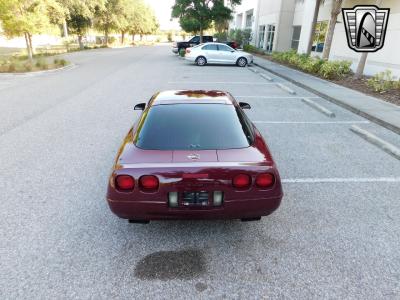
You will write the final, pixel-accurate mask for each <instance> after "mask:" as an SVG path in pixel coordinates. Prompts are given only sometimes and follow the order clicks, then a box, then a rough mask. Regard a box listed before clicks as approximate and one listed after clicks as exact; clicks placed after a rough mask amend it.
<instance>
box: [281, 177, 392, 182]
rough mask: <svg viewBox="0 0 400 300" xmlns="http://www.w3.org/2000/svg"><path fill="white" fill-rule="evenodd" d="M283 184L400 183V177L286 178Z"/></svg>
mask: <svg viewBox="0 0 400 300" xmlns="http://www.w3.org/2000/svg"><path fill="white" fill-rule="evenodd" d="M282 182H283V183H347V182H360V183H361V182H400V177H375V178H374V177H373V178H362V177H350V178H286V179H282Z"/></svg>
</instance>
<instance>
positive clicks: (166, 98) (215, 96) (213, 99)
mask: <svg viewBox="0 0 400 300" xmlns="http://www.w3.org/2000/svg"><path fill="white" fill-rule="evenodd" d="M178 103H184V104H189V103H190V104H191V103H210V104H231V105H232V104H234V103H235V100H234V99H233V97H232V96H231V95H230V94H229V93H227V92H224V91H219V90H208V91H207V90H169V91H162V92H158V93H157V94H155V95H154V96H153V97H152V98H151V100H150V103H149V105H150V106H153V105H161V104H178Z"/></svg>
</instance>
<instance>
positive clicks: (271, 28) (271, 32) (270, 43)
mask: <svg viewBox="0 0 400 300" xmlns="http://www.w3.org/2000/svg"><path fill="white" fill-rule="evenodd" d="M274 36H275V25H267V46H266V48H265V50H267V52H272V50H273V49H274Z"/></svg>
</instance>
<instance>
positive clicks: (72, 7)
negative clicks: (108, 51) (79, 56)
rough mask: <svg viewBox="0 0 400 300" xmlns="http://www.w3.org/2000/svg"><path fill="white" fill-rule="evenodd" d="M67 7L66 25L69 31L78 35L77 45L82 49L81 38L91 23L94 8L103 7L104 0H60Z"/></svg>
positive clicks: (99, 8)
mask: <svg viewBox="0 0 400 300" xmlns="http://www.w3.org/2000/svg"><path fill="white" fill-rule="evenodd" d="M62 1H63V3H64V5H65V7H67V8H68V18H67V25H68V29H69V31H70V32H71V33H73V34H76V35H77V36H78V42H79V47H80V48H81V49H83V42H82V38H83V35H84V34H85V33H86V31H87V30H88V28H89V27H90V26H91V25H92V18H93V17H94V14H95V12H96V10H101V9H103V7H104V0H62Z"/></svg>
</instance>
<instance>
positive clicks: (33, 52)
mask: <svg viewBox="0 0 400 300" xmlns="http://www.w3.org/2000/svg"><path fill="white" fill-rule="evenodd" d="M27 34H28V40H29V46H30V47H31V53H32V56H33V55H34V54H35V51H33V45H32V35H31V34H30V33H27Z"/></svg>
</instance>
